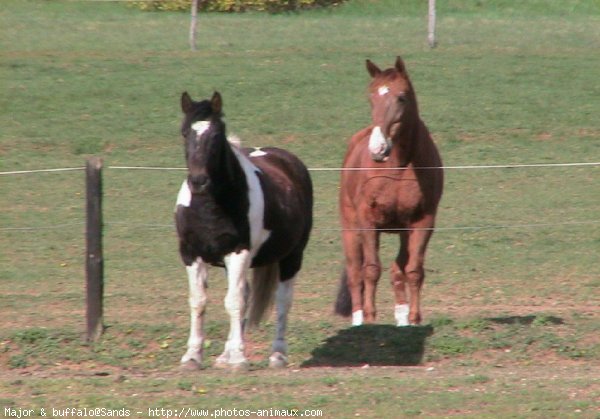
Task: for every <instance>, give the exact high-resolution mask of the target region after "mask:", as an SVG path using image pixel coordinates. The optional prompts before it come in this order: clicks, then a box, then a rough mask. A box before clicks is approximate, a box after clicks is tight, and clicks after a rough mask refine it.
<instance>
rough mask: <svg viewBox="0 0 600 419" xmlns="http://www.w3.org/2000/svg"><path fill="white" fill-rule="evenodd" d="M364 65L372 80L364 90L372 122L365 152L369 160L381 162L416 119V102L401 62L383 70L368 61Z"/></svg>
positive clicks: (397, 59)
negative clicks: (410, 122) (403, 130)
mask: <svg viewBox="0 0 600 419" xmlns="http://www.w3.org/2000/svg"><path fill="white" fill-rule="evenodd" d="M366 64H367V71H368V72H369V74H370V75H371V77H372V80H371V83H370V84H369V90H368V91H369V100H370V102H371V119H372V122H373V130H372V132H371V136H370V138H369V152H370V153H371V157H372V158H373V160H375V161H385V160H387V158H388V156H389V155H390V152H391V150H392V146H393V140H394V138H396V137H397V135H398V134H399V133H400V132H401V130H402V128H403V126H406V125H408V122H409V121H411V120H413V118H414V117H415V116H416V115H417V102H416V97H415V93H414V91H413V89H412V84H411V82H410V79H409V78H408V73H407V72H406V68H405V66H404V62H403V61H402V58H400V57H397V58H396V64H395V65H394V67H393V68H388V69H386V70H381V69H380V68H379V67H377V65H375V64H374V63H373V62H372V61H370V60H367V61H366Z"/></svg>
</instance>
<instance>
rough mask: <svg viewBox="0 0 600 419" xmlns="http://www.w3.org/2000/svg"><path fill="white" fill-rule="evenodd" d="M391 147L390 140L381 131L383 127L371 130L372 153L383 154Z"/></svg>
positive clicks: (370, 149)
mask: <svg viewBox="0 0 600 419" xmlns="http://www.w3.org/2000/svg"><path fill="white" fill-rule="evenodd" d="M388 147H389V142H388V141H387V140H386V138H385V137H384V136H383V132H381V128H379V127H375V128H373V131H371V136H370V137H369V151H370V152H371V154H374V155H377V156H381V155H383V153H384V152H385V151H386V150H387V148H388Z"/></svg>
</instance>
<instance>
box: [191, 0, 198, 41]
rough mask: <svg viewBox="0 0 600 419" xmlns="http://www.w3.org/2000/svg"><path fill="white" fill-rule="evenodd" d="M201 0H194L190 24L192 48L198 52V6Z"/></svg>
mask: <svg viewBox="0 0 600 419" xmlns="http://www.w3.org/2000/svg"><path fill="white" fill-rule="evenodd" d="M199 2H200V0H192V20H191V23H190V48H191V49H192V51H196V49H197V46H196V33H197V31H198V6H199Z"/></svg>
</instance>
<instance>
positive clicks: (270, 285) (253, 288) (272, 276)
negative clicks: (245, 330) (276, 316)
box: [246, 262, 279, 327]
mask: <svg viewBox="0 0 600 419" xmlns="http://www.w3.org/2000/svg"><path fill="white" fill-rule="evenodd" d="M252 271H253V272H252V280H251V283H250V289H249V292H250V293H249V295H248V298H247V304H246V321H247V323H246V324H247V325H248V326H250V327H252V326H258V324H259V323H260V321H261V320H262V319H263V317H264V316H265V313H267V311H268V310H269V309H270V308H271V306H272V305H273V299H274V296H275V290H276V289H277V284H278V283H279V263H278V262H277V263H273V264H271V265H267V266H260V267H256V268H254V269H253V270H252Z"/></svg>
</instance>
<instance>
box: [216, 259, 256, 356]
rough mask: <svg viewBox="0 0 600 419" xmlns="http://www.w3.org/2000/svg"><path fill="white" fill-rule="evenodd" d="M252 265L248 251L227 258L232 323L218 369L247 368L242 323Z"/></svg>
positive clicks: (228, 300) (226, 306) (228, 301)
mask: <svg viewBox="0 0 600 419" xmlns="http://www.w3.org/2000/svg"><path fill="white" fill-rule="evenodd" d="M250 263H251V257H250V253H249V252H248V251H247V250H242V251H240V252H239V253H231V254H229V255H227V256H225V268H226V269H227V295H226V296H225V309H226V310H227V313H228V314H229V321H230V323H229V336H228V337H227V342H226V343H225V350H224V351H223V353H222V354H221V355H220V356H219V357H218V358H217V361H216V366H217V367H232V368H245V367H246V366H247V360H246V356H245V355H244V336H243V332H244V331H243V327H242V321H243V316H244V313H245V298H244V289H245V286H246V273H247V272H248V269H249V268H250Z"/></svg>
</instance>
